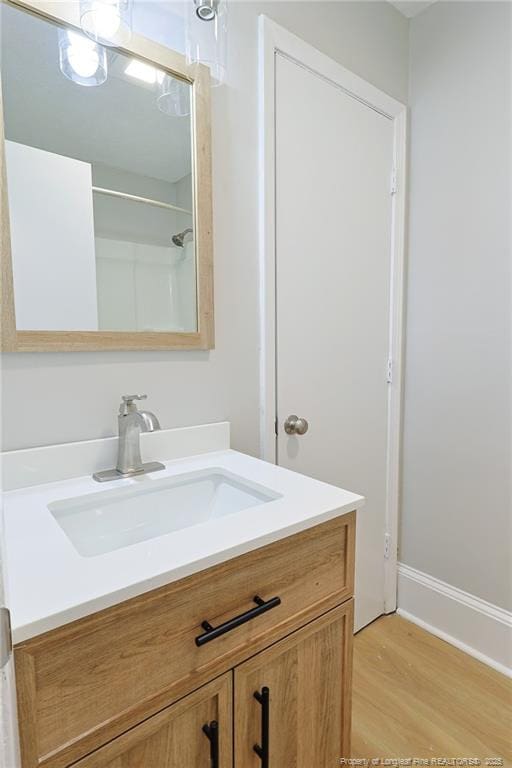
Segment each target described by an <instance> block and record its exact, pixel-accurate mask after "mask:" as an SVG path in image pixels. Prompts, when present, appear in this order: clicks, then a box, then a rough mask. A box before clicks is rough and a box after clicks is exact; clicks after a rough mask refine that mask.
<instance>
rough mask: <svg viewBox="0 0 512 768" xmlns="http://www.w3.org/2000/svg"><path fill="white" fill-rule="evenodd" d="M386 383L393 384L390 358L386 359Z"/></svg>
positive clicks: (391, 360)
mask: <svg viewBox="0 0 512 768" xmlns="http://www.w3.org/2000/svg"><path fill="white" fill-rule="evenodd" d="M386 381H387V383H388V384H392V383H393V359H392V358H391V357H389V358H388V364H387V368H386Z"/></svg>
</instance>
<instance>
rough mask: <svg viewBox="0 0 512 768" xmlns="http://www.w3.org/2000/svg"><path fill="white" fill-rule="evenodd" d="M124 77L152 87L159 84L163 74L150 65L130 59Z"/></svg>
mask: <svg viewBox="0 0 512 768" xmlns="http://www.w3.org/2000/svg"><path fill="white" fill-rule="evenodd" d="M124 73H125V75H129V77H135V78H136V79H137V80H142V82H143V83H148V84H149V85H154V84H155V83H159V82H161V81H162V80H163V78H164V76H165V75H164V73H163V72H162V71H161V70H158V69H155V67H152V66H151V64H146V63H145V62H144V61H139V60H138V59H132V60H131V61H130V63H129V64H128V66H127V67H126V69H125V71H124Z"/></svg>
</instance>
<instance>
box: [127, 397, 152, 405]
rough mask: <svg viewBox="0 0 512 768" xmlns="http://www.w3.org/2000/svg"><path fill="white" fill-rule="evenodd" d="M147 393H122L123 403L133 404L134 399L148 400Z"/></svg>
mask: <svg viewBox="0 0 512 768" xmlns="http://www.w3.org/2000/svg"><path fill="white" fill-rule="evenodd" d="M147 397H148V396H147V395H121V399H122V401H123V403H126V405H131V404H132V403H133V401H134V400H147Z"/></svg>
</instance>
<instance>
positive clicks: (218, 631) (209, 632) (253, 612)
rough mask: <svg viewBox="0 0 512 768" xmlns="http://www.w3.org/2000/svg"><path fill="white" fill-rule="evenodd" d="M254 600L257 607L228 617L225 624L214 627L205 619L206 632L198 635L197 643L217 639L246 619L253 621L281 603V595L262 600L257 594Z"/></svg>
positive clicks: (201, 643) (203, 626) (203, 625)
mask: <svg viewBox="0 0 512 768" xmlns="http://www.w3.org/2000/svg"><path fill="white" fill-rule="evenodd" d="M253 600H254V602H255V603H256V607H255V608H250V609H249V610H248V611H245V613H241V614H240V615H239V616H234V617H233V618H232V619H228V621H225V622H224V624H219V626H218V627H212V625H211V624H210V623H209V622H208V621H203V622H202V623H201V626H202V628H203V629H204V634H203V635H198V636H197V637H196V645H198V646H201V645H204V644H205V643H209V642H210V640H215V638H216V637H220V636H221V635H225V634H226V632H231V630H232V629H235V628H236V627H239V626H240V625H241V624H245V623H246V621H251V619H255V618H256V616H261V614H262V613H266V612H267V611H270V609H271V608H275V607H276V606H278V605H281V598H280V597H272V598H270V600H262V599H261V597H258V595H256V597H254V598H253Z"/></svg>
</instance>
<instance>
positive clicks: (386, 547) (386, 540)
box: [384, 533, 391, 560]
mask: <svg viewBox="0 0 512 768" xmlns="http://www.w3.org/2000/svg"><path fill="white" fill-rule="evenodd" d="M390 554H391V534H390V533H385V534H384V559H385V560H389V556H390Z"/></svg>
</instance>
